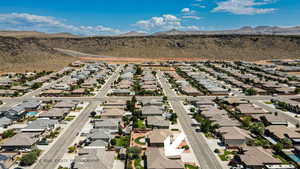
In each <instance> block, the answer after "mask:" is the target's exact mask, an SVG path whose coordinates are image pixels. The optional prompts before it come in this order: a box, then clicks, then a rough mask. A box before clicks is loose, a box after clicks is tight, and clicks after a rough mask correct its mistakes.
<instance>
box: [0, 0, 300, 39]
mask: <svg viewBox="0 0 300 169" xmlns="http://www.w3.org/2000/svg"><path fill="white" fill-rule="evenodd" d="M299 9H300V1H299V0H110V1H106V0H43V1H41V0H1V1H0V29H1V30H35V31H41V32H48V33H55V32H70V33H74V34H81V35H110V34H120V33H124V32H128V31H141V32H148V33H152V32H157V31H165V30H169V29H179V30H224V29H236V28H240V27H242V26H261V25H270V26H284V27H286V26H298V25H300V24H299V21H300V20H299V16H300V10H299Z"/></svg>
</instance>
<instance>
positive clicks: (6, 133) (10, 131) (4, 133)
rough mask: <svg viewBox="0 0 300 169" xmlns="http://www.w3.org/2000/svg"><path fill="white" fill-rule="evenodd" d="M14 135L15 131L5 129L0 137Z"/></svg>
mask: <svg viewBox="0 0 300 169" xmlns="http://www.w3.org/2000/svg"><path fill="white" fill-rule="evenodd" d="M14 135H16V133H15V131H14V130H12V129H9V130H6V131H4V132H3V135H2V138H9V137H12V136H14Z"/></svg>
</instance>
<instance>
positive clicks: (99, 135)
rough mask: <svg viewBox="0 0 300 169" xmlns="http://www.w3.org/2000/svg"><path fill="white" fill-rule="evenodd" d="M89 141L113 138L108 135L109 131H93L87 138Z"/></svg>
mask: <svg viewBox="0 0 300 169" xmlns="http://www.w3.org/2000/svg"><path fill="white" fill-rule="evenodd" d="M87 137H88V138H90V139H93V140H109V139H111V138H112V137H113V136H112V135H111V134H110V131H108V130H105V129H94V130H91V132H90V133H89V135H88V136H87Z"/></svg>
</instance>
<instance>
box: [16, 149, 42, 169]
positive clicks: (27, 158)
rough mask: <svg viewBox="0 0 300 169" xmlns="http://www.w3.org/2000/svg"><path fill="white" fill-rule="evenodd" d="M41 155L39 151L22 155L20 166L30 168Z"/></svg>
mask: <svg viewBox="0 0 300 169" xmlns="http://www.w3.org/2000/svg"><path fill="white" fill-rule="evenodd" d="M40 154H41V150H38V149H36V150H32V151H31V152H29V153H27V154H25V155H23V156H22V157H21V160H20V165H21V166H31V165H32V164H33V163H34V162H35V161H36V160H37V159H38V157H39V155H40Z"/></svg>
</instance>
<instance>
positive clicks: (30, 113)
mask: <svg viewBox="0 0 300 169" xmlns="http://www.w3.org/2000/svg"><path fill="white" fill-rule="evenodd" d="M37 114H38V112H36V111H30V112H28V113H27V116H35V115H37Z"/></svg>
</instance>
